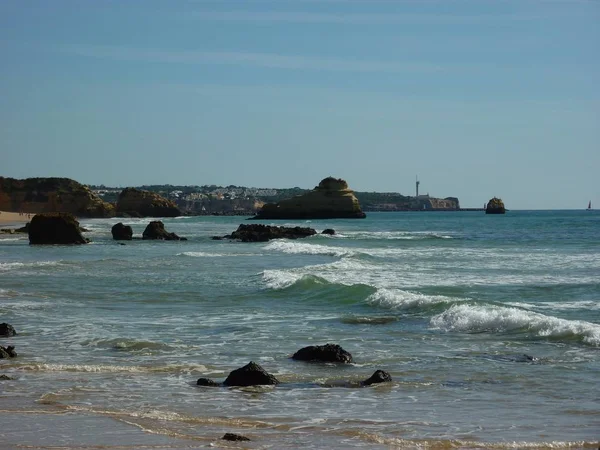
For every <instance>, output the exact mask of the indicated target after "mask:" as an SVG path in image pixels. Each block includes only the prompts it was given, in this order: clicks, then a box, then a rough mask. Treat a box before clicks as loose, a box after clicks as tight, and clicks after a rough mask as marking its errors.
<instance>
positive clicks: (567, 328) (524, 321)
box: [430, 304, 600, 347]
mask: <svg viewBox="0 0 600 450" xmlns="http://www.w3.org/2000/svg"><path fill="white" fill-rule="evenodd" d="M430 324H431V326H432V327H434V328H437V329H441V330H444V331H451V332H463V333H484V332H492V333H499V332H521V333H528V334H531V335H533V336H534V337H536V338H549V339H553V340H559V341H576V342H582V343H585V344H588V345H592V346H596V347H598V346H600V325H597V324H594V323H590V322H585V321H582V320H567V319H559V318H557V317H552V316H546V315H544V314H540V313H536V312H531V311H527V310H523V309H518V308H506V307H500V306H491V305H487V306H478V305H466V304H462V305H453V306H451V307H450V308H449V309H447V310H446V311H444V312H443V313H441V314H438V315H436V316H434V317H432V318H431V321H430Z"/></svg>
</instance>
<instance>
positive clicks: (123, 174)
mask: <svg viewBox="0 0 600 450" xmlns="http://www.w3.org/2000/svg"><path fill="white" fill-rule="evenodd" d="M0 58H1V59H0V61H1V62H0V64H1V66H0V175H3V176H10V177H17V178H25V177H32V176H66V177H70V178H74V179H76V180H78V181H80V182H82V183H88V184H101V183H103V184H106V185H113V186H132V185H140V184H163V183H170V184H199V185H202V184H220V185H229V184H235V185H245V186H256V187H293V186H299V187H303V188H311V187H314V186H315V185H316V184H317V183H318V182H319V180H320V179H322V178H324V177H326V176H328V175H333V176H336V177H342V178H345V179H346V180H348V182H349V184H350V187H351V188H353V189H355V190H360V191H394V192H401V193H403V194H412V193H413V192H414V181H415V175H417V174H418V175H419V178H420V180H421V192H422V193H427V192H429V193H430V194H431V195H434V196H439V197H446V196H457V197H459V198H460V200H461V204H462V205H463V206H474V207H478V206H482V205H483V203H484V202H485V201H486V200H488V199H489V198H490V197H492V196H499V197H502V198H503V199H504V200H505V203H506V204H507V206H508V207H509V208H514V209H527V208H583V207H584V206H586V205H587V202H588V201H589V200H592V201H593V202H594V204H595V205H597V206H598V207H600V1H598V0H589V1H584V0H579V1H577V0H563V1H561V0H546V1H543V0H505V1H500V0H498V1H491V0H489V1H488V0H463V1H452V0H439V1H435V0H413V1H403V0H390V1H377V0H364V1H352V0H348V1H344V0H337V1H336V0H318V1H317V0H314V1H309V0H294V1H293V0H273V1H268V0H267V1H259V0H256V1H253V0H245V1H226V0H223V1H202V0H199V1H166V0H165V1H155V0H143V1H142V0H137V1H135V0H130V1H124V0H123V1H121V0H119V1H107V0H103V1H92V0H89V1H84V0H78V1H62V0H52V1H48V0H40V1H22V0H16V1H11V0H2V1H1V2H0Z"/></svg>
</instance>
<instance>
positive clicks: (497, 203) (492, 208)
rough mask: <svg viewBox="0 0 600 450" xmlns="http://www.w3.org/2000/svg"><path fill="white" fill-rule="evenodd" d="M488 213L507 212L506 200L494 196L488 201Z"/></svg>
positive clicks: (486, 211) (486, 210)
mask: <svg viewBox="0 0 600 450" xmlns="http://www.w3.org/2000/svg"><path fill="white" fill-rule="evenodd" d="M485 213H486V214H504V213H506V208H504V202H503V201H502V200H501V199H499V198H497V197H494V198H492V199H490V201H489V202H487V206H486V207H485Z"/></svg>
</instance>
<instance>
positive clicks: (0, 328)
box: [0, 323, 17, 337]
mask: <svg viewBox="0 0 600 450" xmlns="http://www.w3.org/2000/svg"><path fill="white" fill-rule="evenodd" d="M16 335H17V332H16V331H15V328H14V327H13V326H12V325H11V324H10V323H0V337H10V336H16Z"/></svg>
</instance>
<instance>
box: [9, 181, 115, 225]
mask: <svg viewBox="0 0 600 450" xmlns="http://www.w3.org/2000/svg"><path fill="white" fill-rule="evenodd" d="M0 210H1V211H12V212H23V213H33V214H37V213H42V212H64V213H71V214H74V215H75V216H79V217H112V216H114V215H115V207H114V206H113V205H111V204H110V203H107V202H105V201H104V200H102V199H101V198H100V197H98V196H97V195H96V194H94V193H93V192H92V191H91V190H90V189H89V188H88V187H86V186H84V185H82V184H80V183H78V182H77V181H75V180H71V179H70V178H26V179H24V180H18V179H15V178H6V177H0Z"/></svg>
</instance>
